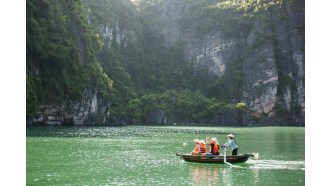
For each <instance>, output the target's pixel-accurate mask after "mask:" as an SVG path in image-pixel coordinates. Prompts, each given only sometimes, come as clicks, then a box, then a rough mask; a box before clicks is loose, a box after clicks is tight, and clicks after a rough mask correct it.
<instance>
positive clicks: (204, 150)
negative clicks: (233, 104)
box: [199, 140, 207, 154]
mask: <svg viewBox="0 0 330 186" xmlns="http://www.w3.org/2000/svg"><path fill="white" fill-rule="evenodd" d="M199 143H200V144H201V145H200V153H201V154H205V153H206V152H207V150H206V143H205V141H204V140H199Z"/></svg>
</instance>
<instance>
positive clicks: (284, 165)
mask: <svg viewBox="0 0 330 186" xmlns="http://www.w3.org/2000/svg"><path fill="white" fill-rule="evenodd" d="M247 163H249V164H252V166H249V168H250V169H288V170H305V161H284V160H249V161H247Z"/></svg>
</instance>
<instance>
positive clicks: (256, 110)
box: [142, 0, 305, 125]
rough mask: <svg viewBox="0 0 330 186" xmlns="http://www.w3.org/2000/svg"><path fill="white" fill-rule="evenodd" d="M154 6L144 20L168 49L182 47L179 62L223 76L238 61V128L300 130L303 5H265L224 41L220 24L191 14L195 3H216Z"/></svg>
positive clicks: (170, 0) (172, 0)
mask: <svg viewBox="0 0 330 186" xmlns="http://www.w3.org/2000/svg"><path fill="white" fill-rule="evenodd" d="M156 2H158V4H154V5H153V7H152V6H151V7H148V8H149V11H150V12H152V11H154V12H158V14H151V15H150V12H148V13H149V14H146V15H144V17H145V18H146V19H148V20H152V21H153V22H154V23H155V24H154V25H153V28H154V29H155V30H157V31H159V32H161V33H163V35H164V37H165V38H166V40H167V42H168V44H169V45H171V44H173V43H175V42H182V43H184V48H185V57H186V59H187V60H189V61H190V62H191V63H192V64H193V65H194V66H195V68H198V67H201V66H202V67H207V69H208V71H209V75H211V76H212V75H215V76H217V77H223V76H225V75H226V74H230V73H233V72H231V71H230V69H229V70H228V66H230V65H232V63H233V61H239V62H238V64H240V67H239V69H238V70H239V71H241V72H242V74H243V78H242V79H243V80H242V83H241V84H240V87H239V88H238V89H239V90H241V91H240V92H241V94H240V95H238V96H237V97H236V101H240V102H244V103H246V104H247V105H248V116H249V117H247V118H246V119H245V121H244V123H246V124H256V123H259V124H275V125H281V124H283V125H287V124H291V125H292V124H293V125H304V115H305V114H304V113H305V112H304V108H305V105H304V97H305V92H304V90H305V85H304V76H305V74H304V72H305V70H304V68H305V67H304V63H305V61H304V34H305V33H304V26H305V25H304V16H305V15H304V1H302V0H301V1H268V2H267V1H265V5H264V7H266V6H269V8H268V10H267V11H264V12H262V13H258V14H257V13H256V14H255V15H254V16H255V18H254V19H253V21H252V22H251V23H250V25H251V26H250V28H248V29H246V30H232V32H235V33H236V35H230V36H229V35H228V34H225V33H224V32H226V30H225V29H227V28H225V27H226V25H221V26H220V27H219V26H217V25H214V26H212V25H211V26H210V25H208V24H207V22H212V21H214V20H212V17H211V15H210V16H205V15H203V14H202V13H201V14H195V13H194V9H196V7H197V6H201V5H200V4H204V8H205V7H207V6H215V5H217V4H218V3H219V2H221V1H196V2H193V1H189V0H186V1H175V0H166V1H165V0H164V1H156ZM198 2H200V4H198ZM242 2H243V1H242ZM243 3H244V2H243ZM196 4H197V5H196ZM205 4H206V6H205ZM142 5H143V4H142ZM144 6H146V5H144ZM260 6H261V5H260ZM256 7H258V4H257V5H256ZM145 9H147V8H145ZM151 10H152V11H151ZM199 10H201V9H199ZM228 16H230V15H228ZM187 17H188V18H187ZM213 19H214V18H213ZM217 19H218V21H219V22H221V19H223V18H222V17H217ZM187 20H188V21H187ZM201 27H206V28H205V29H201ZM228 27H230V26H229V25H228ZM246 28H247V27H246ZM201 31H203V32H201ZM220 115H221V114H220ZM217 117H219V116H217ZM223 123H225V122H223Z"/></svg>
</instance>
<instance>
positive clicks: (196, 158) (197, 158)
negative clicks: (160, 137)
mask: <svg viewBox="0 0 330 186" xmlns="http://www.w3.org/2000/svg"><path fill="white" fill-rule="evenodd" d="M176 155H177V156H180V157H181V159H183V160H185V161H188V162H197V163H219V164H224V163H226V162H228V163H231V164H233V163H244V162H246V161H247V160H248V159H249V158H253V159H255V158H256V159H257V157H256V156H257V155H256V154H255V153H246V154H239V155H234V156H226V158H225V156H224V155H190V154H184V153H176Z"/></svg>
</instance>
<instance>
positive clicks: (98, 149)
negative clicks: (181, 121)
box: [26, 127, 305, 185]
mask: <svg viewBox="0 0 330 186" xmlns="http://www.w3.org/2000/svg"><path fill="white" fill-rule="evenodd" d="M227 133H234V135H235V138H236V140H237V143H238V145H239V151H238V153H245V152H258V153H259V154H260V155H259V160H248V161H247V162H246V163H242V164H235V166H234V167H229V166H228V165H222V164H218V165H217V164H200V163H189V162H184V161H183V160H180V158H179V157H178V156H176V155H175V153H176V152H190V151H192V149H193V148H194V144H193V139H196V138H199V139H205V137H206V136H211V137H216V138H218V140H219V143H220V144H223V143H225V142H226V134H227ZM184 143H186V144H187V145H184ZM26 181H27V185H304V184H305V128H297V127H258V128H224V127H31V128H27V137H26Z"/></svg>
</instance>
